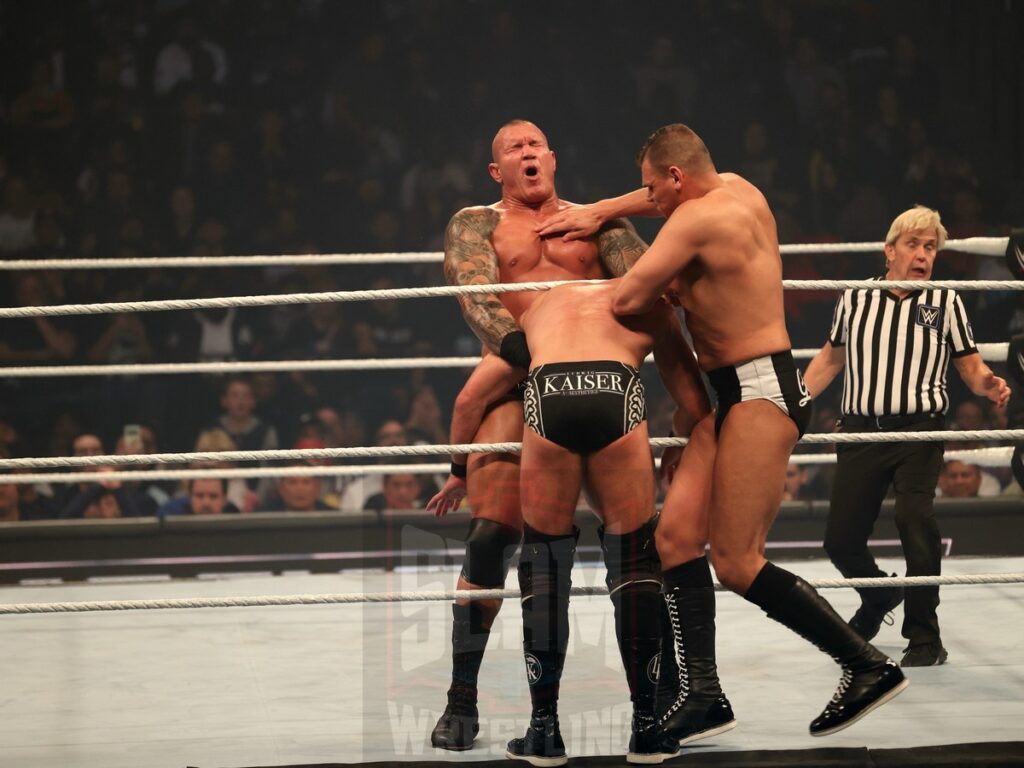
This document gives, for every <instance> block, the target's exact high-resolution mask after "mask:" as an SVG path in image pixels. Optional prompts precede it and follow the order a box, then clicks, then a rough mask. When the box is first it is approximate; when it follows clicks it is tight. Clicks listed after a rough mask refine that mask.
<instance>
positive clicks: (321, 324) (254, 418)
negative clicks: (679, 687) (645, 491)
mask: <svg viewBox="0 0 1024 768" xmlns="http://www.w3.org/2000/svg"><path fill="white" fill-rule="evenodd" d="M925 5H926V4H923V3H921V2H912V3H905V4H900V6H899V7H897V8H889V7H888V6H886V5H884V4H881V3H879V4H873V3H853V2H840V3H829V4H827V5H825V6H822V5H821V4H816V3H811V2H798V3H783V2H768V1H766V2H759V3H693V4H679V5H678V6H675V7H671V8H665V7H664V6H663V5H659V4H655V3H651V2H639V3H632V4H630V5H629V7H628V10H626V8H625V6H623V5H622V4H621V3H618V2H613V1H612V0H599V1H597V2H593V3H589V4H588V5H587V10H586V13H585V17H586V18H582V19H581V18H579V9H578V7H576V6H575V5H574V4H553V5H552V4H540V3H531V2H527V3H525V4H524V3H516V4H514V5H512V4H506V3H492V2H469V1H466V0H459V1H458V2H456V0H436V1H435V0H419V1H414V2H399V1H397V0H392V1H387V0H385V1H382V2H373V3H360V4H354V3H336V2H335V3H332V2H323V1H322V0H305V1H303V2H294V3H278V2H246V3H242V2H238V1H236V0H207V1H205V2H196V3H189V2H184V1H183V0H155V1H153V2H141V1H130V0H120V1H118V2H113V1H111V0H92V1H91V2H82V3H58V2H55V1H54V0H47V1H45V2H38V3H17V2H6V1H5V2H0V68H2V71H3V72H4V77H3V79H2V81H0V259H2V260H11V259H24V258H55V257H63V258H74V259H90V258H98V257H139V258H145V257H151V256H183V255H201V256H213V257H215V256H218V255H226V254H294V253H335V252H391V251H410V250H414V251H435V250H439V249H440V248H441V245H442V238H443V232H444V228H445V224H446V223H447V220H448V218H449V217H450V216H451V214H452V213H454V212H455V211H456V210H458V209H459V208H460V207H462V206H465V205H469V204H480V203H489V202H493V201H494V199H495V196H496V194H497V188H496V187H495V186H494V184H493V182H492V181H491V180H490V178H489V177H488V176H487V173H486V165H487V163H488V161H489V160H490V140H491V137H492V136H493V133H494V131H495V130H496V128H497V127H498V126H499V125H501V124H502V123H503V122H505V121H506V120H508V119H510V118H513V117H524V118H528V119H531V120H533V121H535V122H537V123H538V124H539V125H540V126H541V127H542V128H543V129H544V130H545V131H546V133H547V135H548V138H549V141H550V143H551V146H552V147H553V148H554V149H555V151H556V153H557V156H558V161H559V170H558V178H557V184H558V188H559V191H560V194H561V195H562V197H563V198H565V199H570V200H576V201H580V202H585V201H588V200H593V199H596V198H599V197H605V196H608V195H611V194H617V193H621V192H625V191H627V190H629V189H632V188H634V187H635V186H637V184H638V181H639V174H638V172H637V171H636V168H635V166H634V165H633V162H632V158H633V154H634V152H635V150H636V149H637V148H638V147H639V146H640V144H641V143H642V142H643V139H644V138H645V137H646V135H647V134H648V133H649V132H650V131H651V130H653V129H654V128H656V127H658V126H659V125H662V124H664V123H667V122H675V121H685V122H687V123H689V124H691V125H693V126H694V127H695V128H697V130H698V131H699V132H700V133H701V134H702V135H704V136H705V137H706V139H707V140H708V142H709V144H710V148H711V151H712V154H713V156H714V157H715V159H716V163H717V165H718V167H719V169H720V170H735V171H737V172H739V173H741V174H743V175H744V176H746V177H747V178H748V179H750V180H751V181H753V182H754V183H756V184H757V185H758V186H759V187H760V188H761V189H762V190H763V191H764V192H765V194H766V196H767V197H768V200H769V202H770V203H771V205H772V208H773V210H774V212H775V215H776V218H777V221H778V225H779V234H780V241H781V242H831V241H844V240H871V241H877V240H880V239H881V238H882V236H883V235H884V230H885V227H886V226H887V223H888V222H889V221H890V220H891V219H892V217H893V216H894V215H895V213H898V212H899V211H900V210H903V209H905V208H907V207H909V206H910V205H912V204H914V203H922V204H926V205H929V206H932V207H934V208H937V209H938V210H939V211H940V212H941V213H942V215H943V219H944V222H945V223H946V225H947V227H948V229H949V231H950V236H951V237H954V238H959V237H968V236H975V235H1003V234H1006V233H1007V232H1008V230H1009V228H1010V227H1011V226H1013V225H1017V226H1019V225H1021V223H1022V221H1021V220H1020V219H1021V212H1022V211H1024V181H1022V178H1024V173H1022V164H1024V159H1022V157H1021V151H1022V150H1021V148H1020V146H1019V135H1020V133H1019V129H1020V125H1019V124H1018V123H1014V122H1013V121H1014V120H1017V121H1019V120H1021V119H1022V118H1021V117H1020V115H1019V114H1018V112H1019V104H1017V112H1015V111H1014V103H1015V102H1014V101H1013V99H1009V101H1010V102H1011V103H1009V104H1006V103H1005V102H1006V101H1007V98H1006V97H1007V95H1006V94H1005V93H1001V92H1000V91H999V89H998V88H997V87H995V86H994V85H993V82H994V78H995V76H996V75H997V74H998V72H999V67H1000V63H999V59H998V56H994V55H989V56H985V55H983V54H984V53H985V52H989V53H990V52H991V51H992V50H996V51H998V50H1002V49H1001V48H1000V43H999V40H1000V39H1001V37H1000V36H1001V35H1005V34H1010V33H1011V32H1012V30H1002V29H1000V23H1001V22H1000V17H999V15H998V6H999V4H985V3H981V4H977V5H976V6H975V5H973V4H972V6H971V7H970V8H967V9H964V8H960V7H958V6H957V4H956V3H933V4H930V5H927V8H928V12H927V13H922V9H923V8H924V6H925ZM990 6H991V7H990ZM993 40H995V42H994V43H993ZM752 68H753V69H752ZM752 71H755V72H756V77H755V76H752V75H751V72H752ZM1015 126H1016V127H1015ZM1014 153H1016V154H1014ZM640 230H641V233H642V234H644V235H645V237H648V239H649V238H650V237H651V236H652V235H653V233H654V232H655V231H656V225H654V224H651V223H641V225H640ZM881 263H882V259H881V255H880V254H879V255H878V256H877V257H876V256H873V255H865V254H851V255H839V256H827V257H823V256H799V257H788V256H787V257H786V258H785V260H784V264H785V276H786V277H787V278H811V277H819V276H820V277H836V278H861V277H868V276H874V275H877V274H880V272H881V271H882V269H881ZM1005 276H1006V273H1005V270H1004V269H1003V267H1002V265H1001V264H1000V263H999V262H998V261H997V260H994V259H985V258H979V257H975V256H969V255H963V254H954V253H943V254H942V255H941V256H940V257H939V260H938V263H937V266H936V277H939V278H953V279H955V278H974V277H978V278H999V277H1005ZM441 283H443V276H442V274H441V269H440V265H438V264H420V265H378V266H361V267H356V266H314V267H294V266H288V265H287V264H286V263H282V265H281V266H279V267H278V266H275V267H269V268H259V269H257V268H233V269H226V268H215V269H146V270H64V271H55V270H51V271H36V272H31V271H11V272H2V273H0V293H2V294H3V301H2V302H0V303H2V304H3V305H4V306H40V305H46V304H58V303H76V302H85V303H91V302H99V301H121V300H137V299H138V300H142V299H146V300H148V299H165V298H185V297H212V296H233V295H246V294H269V293H290V292H298V291H330V290H353V289H364V288H387V287H394V286H412V285H416V286H419V285H432V284H441ZM964 298H965V300H966V302H967V304H968V311H969V313H970V314H971V316H972V318H973V319H974V325H975V328H974V332H975V337H976V338H977V339H978V340H979V341H983V342H985V341H1005V340H1006V339H1007V338H1008V336H1009V335H1010V334H1011V333H1020V332H1022V331H1024V317H1022V314H1024V313H1022V312H1021V310H1020V308H1019V307H1018V305H1017V299H1016V298H1015V297H1014V296H1013V295H1012V294H1009V293H1002V294H1000V293H994V292H992V293H986V294H979V293H973V292H969V293H965V294H964ZM786 300H787V318H788V322H789V327H790V331H791V335H792V337H793V343H794V346H796V347H818V346H820V345H821V344H822V343H823V341H824V339H825V336H826V333H827V330H828V323H829V319H830V315H831V309H832V306H833V302H834V294H832V293H829V292H788V293H787V299H786ZM478 351H479V343H478V342H477V341H476V339H475V338H474V337H473V336H472V334H471V333H470V332H469V330H468V329H467V327H466V325H465V323H463V321H462V319H461V317H460V315H459V312H458V309H457V306H456V304H455V302H454V301H453V300H451V299H425V300H414V301H378V302H372V303H346V304H343V305H342V304H315V305H309V306H302V305H299V306H282V307H273V308H254V309H230V310H203V311H198V312H180V313H179V312H154V313H144V314H121V315H97V316H89V317H58V318H32V319H15V320H4V321H0V365H3V366H12V365H48V364H74V363H91V364H101V363H147V362H163V361H198V360H201V361H220V360H308V359H321V358H322V359H334V358H353V357H356V358H363V357H374V358H376V357H384V358H391V357H407V356H421V355H426V356H447V355H472V354H475V353H477V352H478ZM464 377H465V371H460V370H444V369H432V370H424V369H417V370H411V371H389V372H344V373H300V372H295V373H288V374H258V375H253V376H248V377H241V378H227V377H224V376H198V375H174V376H170V375H168V376H118V377H109V378H98V377H79V378H53V379H34V378H33V379H25V378H22V379H17V378H6V379H4V378H0V452H2V453H3V454H4V455H12V456H42V455H70V454H74V453H78V452H79V450H85V449H84V448H81V446H80V443H83V438H88V439H87V440H85V441H84V443H87V444H88V449H89V450H97V447H98V448H99V449H101V450H99V451H98V452H118V453H133V452H134V453H149V452H153V451H156V450H160V451H189V450H193V449H197V450H198V449H200V446H203V445H207V446H211V445H216V446H220V448H209V450H225V449H230V448H232V447H234V448H240V449H249V448H252V449H259V448H273V447H283V448H288V447H318V446H325V447H334V446H351V445H368V444H387V442H386V441H388V440H390V441H392V442H395V441H398V442H417V441H420V442H430V443H441V442H447V439H446V433H447V419H448V416H449V413H450V406H451V403H452V401H453V398H454V394H455V392H456V391H457V389H458V387H459V386H460V385H461V382H462V381H463V380H464ZM954 379H955V377H954ZM951 383H952V384H953V401H954V403H955V409H954V410H955V413H953V414H951V415H952V416H953V419H952V421H953V422H954V426H955V427H957V426H958V427H961V428H987V427H998V426H1001V425H1002V424H1004V423H1005V415H1003V414H999V413H995V412H993V411H991V410H990V409H989V408H988V405H987V403H985V402H982V401H979V400H977V399H972V398H969V397H968V393H967V392H966V390H964V389H963V388H962V387H959V383H958V382H951ZM649 389H650V390H651V392H652V394H654V395H655V396H654V397H652V404H651V419H652V433H653V434H665V433H667V416H668V405H667V403H666V401H665V398H664V397H663V396H661V395H660V388H659V386H658V384H657V383H655V380H654V379H652V380H651V383H650V387H649ZM838 395H839V386H838V385H837V386H834V387H833V389H832V391H831V392H829V393H828V394H827V395H826V397H825V398H824V399H822V400H821V401H820V402H818V403H817V404H816V412H817V415H816V419H815V429H816V430H817V431H830V430H831V429H832V428H833V426H834V421H835V417H836V415H837V413H836V403H837V400H838ZM84 443H83V444H84ZM791 469H792V470H794V471H793V478H792V483H793V488H792V489H791V490H790V489H789V482H790V481H789V480H787V492H788V493H789V494H790V496H791V497H792V498H795V499H801V498H827V491H828V471H827V470H826V469H820V470H819V469H817V468H812V469H811V470H810V471H807V470H801V469H800V468H799V467H796V466H794V467H791ZM947 469H948V471H947V472H946V473H944V475H943V477H944V480H943V483H944V485H942V493H943V494H944V495H965V494H964V492H963V491H962V490H961V489H962V488H967V489H968V490H971V491H972V492H973V490H972V489H974V487H975V485H977V487H978V491H977V492H978V493H998V492H1002V491H1003V490H1004V489H1005V487H1006V486H1007V485H1008V482H1009V478H1008V477H1007V476H1005V474H1003V473H999V472H996V473H994V474H991V473H985V472H980V471H979V473H978V474H979V477H978V478H975V477H974V476H973V474H971V472H972V471H973V470H969V471H967V474H971V477H969V478H966V479H965V478H964V477H962V475H964V474H965V473H964V472H960V471H959V468H957V467H953V468H947ZM410 477H416V476H410ZM301 479H302V478H301V477H300V478H297V479H296V478H291V479H287V478H282V479H281V480H279V481H276V482H275V481H272V480H262V481H258V482H257V481H253V482H251V483H246V482H244V481H233V482H231V483H221V482H212V483H205V482H200V483H199V490H198V491H197V489H196V488H195V487H190V488H188V489H178V488H177V487H176V486H173V485H171V486H168V485H161V484H148V485H139V484H118V483H114V482H109V483H102V482H101V483H93V484H84V485H83V486H80V487H79V486H68V487H64V486H58V485H54V486H53V493H52V494H51V495H49V496H48V495H47V494H46V493H44V492H43V491H40V490H39V489H36V488H33V487H32V486H20V488H21V492H20V494H19V493H18V492H13V493H14V496H15V497H16V498H15V499H14V502H13V503H15V504H18V505H20V507H21V509H22V512H21V515H20V516H21V517H22V518H23V519H24V518H31V517H60V516H63V517H81V516H105V515H108V516H111V515H115V514H120V515H134V514H156V513H158V512H159V513H160V514H177V513H181V512H182V511H189V510H192V511H196V510H194V509H193V507H200V508H202V509H207V508H214V507H216V508H218V509H220V510H221V511H224V510H226V511H243V512H248V511H254V510H259V509H316V508H321V507H322V508H326V509H338V508H341V509H345V510H357V509H363V508H370V509H373V508H380V509H382V508H387V507H389V506H394V505H396V504H409V505H413V506H415V505H416V504H418V503H419V502H421V501H422V500H423V499H425V498H428V497H429V491H430V489H431V488H432V487H433V483H434V482H435V481H433V480H429V481H427V480H426V479H425V478H422V477H418V478H416V480H415V481H411V480H409V477H403V476H401V475H397V476H387V477H383V478H381V477H380V476H377V477H375V478H373V479H372V480H371V479H370V478H367V479H366V480H359V481H357V482H355V483H343V482H342V481H341V480H335V479H330V478H322V479H319V480H318V479H315V478H312V477H310V478H309V479H308V482H306V484H305V485H304V486H303V487H301V488H300V487H299V486H300V485H302V483H300V482H298V481H299V480H301ZM993 483H995V485H993ZM364 486H365V487H364ZM10 487H12V486H7V485H0V512H3V513H5V511H6V510H7V509H9V508H10V506H11V503H12V502H11V500H10V497H11V495H12V491H10V490H8V489H9V488H10ZM97 487H98V488H102V489H106V490H105V491H103V492H100V491H97V490H96V488H97ZM44 490H45V489H44ZM175 494H178V497H177V501H175ZM197 494H198V496H201V497H202V498H197ZM966 495H970V494H966ZM208 497H213V501H211V500H210V498H208ZM346 498H347V499H348V501H345V499H346ZM184 499H189V502H188V504H184V502H183V500H184ZM172 502H173V503H172ZM168 504H171V506H170V507H168V506H167V505H168ZM175 504H176V505H177V506H174V505H175ZM190 505H191V506H190ZM204 505H205V506H204ZM210 505H213V506H212V507H211V506H210ZM218 505H219V506H218ZM318 505H319V506H318ZM367 505H369V506H367ZM161 510H162V511H161ZM0 516H2V515H0ZM15 519H17V518H15Z"/></svg>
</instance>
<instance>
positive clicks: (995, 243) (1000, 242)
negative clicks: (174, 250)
mask: <svg viewBox="0 0 1024 768" xmlns="http://www.w3.org/2000/svg"><path fill="white" fill-rule="evenodd" d="M1009 241H1010V238H1008V237H965V238H963V239H960V240H947V241H946V244H945V246H944V247H943V249H942V250H944V251H959V252H960V253H974V254H977V255H979V256H1002V255H1004V253H1005V252H1006V248H1007V246H1008V245H1009ZM884 247H885V243H794V244H787V245H780V246H779V251H780V252H781V253H783V254H803V253H810V254H813V253H869V252H872V251H881V250H882V249H883V248H884ZM441 261H444V254H443V253H441V252H438V251H410V252H408V253H322V254H317V253H302V254H287V253H282V254H273V255H266V254H264V255H259V256H155V257H153V258H132V259H12V260H9V261H0V270H7V271H16V270H29V269H155V268H158V267H166V268H176V267H178V268H180V267H188V268H197V267H198V268H202V267H280V266H306V265H325V264H426V263H437V262H441Z"/></svg>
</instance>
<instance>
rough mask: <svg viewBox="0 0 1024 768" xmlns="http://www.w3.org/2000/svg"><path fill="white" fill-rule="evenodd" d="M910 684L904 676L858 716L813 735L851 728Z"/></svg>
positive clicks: (826, 734)
mask: <svg viewBox="0 0 1024 768" xmlns="http://www.w3.org/2000/svg"><path fill="white" fill-rule="evenodd" d="M908 685H910V680H908V679H907V678H903V681H902V682H901V683H900V684H899V685H897V686H895V687H894V688H892V689H890V690H889V691H888V692H887V693H885V694H884V695H883V696H879V697H878V698H877V699H875V701H874V703H872V704H871V706H869V707H865V708H864V711H863V712H861V713H860V714H859V715H857V716H856V717H854V718H851V719H850V720H847V721H846V722H845V723H843V724H842V725H837V726H835V727H834V728H829V729H828V730H827V731H819V732H818V733H812V734H811V736H831V735H832V734H833V733H839V732H840V731H842V730H844V729H846V728H849V727H850V726H851V725H853V724H854V723H856V722H857V721H859V720H862V719H863V718H864V717H866V716H867V715H870V714H871V713H872V712H874V711H875V710H876V709H878V708H879V707H880V706H882V705H883V704H885V703H886V702H887V701H891V700H892V699H895V698H896V697H897V696H899V695H900V694H901V693H903V691H905V690H906V689H907V686H908Z"/></svg>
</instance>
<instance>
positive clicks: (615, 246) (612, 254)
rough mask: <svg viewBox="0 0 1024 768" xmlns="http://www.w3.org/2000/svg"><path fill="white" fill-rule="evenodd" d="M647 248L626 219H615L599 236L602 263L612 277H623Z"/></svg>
mask: <svg viewBox="0 0 1024 768" xmlns="http://www.w3.org/2000/svg"><path fill="white" fill-rule="evenodd" d="M646 250H647V243H645V242H644V241H643V240H642V239H641V238H640V235H638V234H637V233H636V229H634V227H633V225H632V224H630V223H629V221H627V220H626V219H613V220H612V221H610V222H608V223H607V224H606V225H605V226H604V227H602V228H601V231H600V233H599V234H598V236H597V252H598V255H599V256H600V258H601V263H602V264H604V268H605V269H606V270H608V274H610V275H611V276H612V277H622V276H623V275H624V274H626V270H628V269H629V268H630V267H632V266H633V265H634V264H636V262H637V260H638V259H639V258H640V257H641V256H643V255H644V252H645V251H646Z"/></svg>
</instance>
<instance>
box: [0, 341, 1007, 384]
mask: <svg viewBox="0 0 1024 768" xmlns="http://www.w3.org/2000/svg"><path fill="white" fill-rule="evenodd" d="M975 346H977V348H978V352H979V353H980V354H981V358H982V360H987V361H990V362H1005V361H1006V355H1007V354H1008V353H1009V350H1010V344H1009V342H1006V341H1003V342H991V343H979V344H976V345H975ZM818 352H819V350H818V349H794V350H793V358H794V359H795V360H810V359H811V358H812V357H814V356H815V355H816V354H818ZM653 361H654V357H653V356H652V355H648V356H647V357H645V358H644V362H645V363H650V362H653ZM479 362H480V358H479V357H469V356H466V357H385V358H380V357H365V358H355V359H350V360H230V361H219V362H208V363H122V364H119V365H25V366H17V367H11V368H4V367H0V378H11V379H26V378H40V377H50V376H53V377H56V376H155V375H162V374H181V373H257V372H262V373H268V372H270V373H273V372H278V373H291V372H293V371H381V370H404V369H406V368H473V367H474V366H475V365H476V364H477V363H479Z"/></svg>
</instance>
